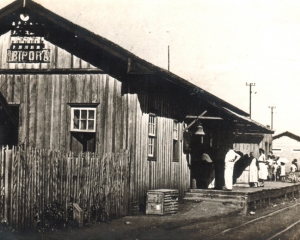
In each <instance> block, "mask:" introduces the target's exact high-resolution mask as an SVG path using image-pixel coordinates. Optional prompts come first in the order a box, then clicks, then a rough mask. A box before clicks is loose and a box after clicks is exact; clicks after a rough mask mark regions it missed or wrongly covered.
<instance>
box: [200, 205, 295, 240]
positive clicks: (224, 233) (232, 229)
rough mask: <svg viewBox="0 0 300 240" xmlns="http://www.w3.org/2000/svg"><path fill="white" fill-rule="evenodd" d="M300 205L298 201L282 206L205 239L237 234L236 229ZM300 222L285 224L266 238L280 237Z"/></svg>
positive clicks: (269, 218)
mask: <svg viewBox="0 0 300 240" xmlns="http://www.w3.org/2000/svg"><path fill="white" fill-rule="evenodd" d="M299 205H300V203H296V204H294V205H291V206H289V207H285V208H282V209H280V210H277V211H275V212H272V213H269V214H266V215H264V216H261V217H258V218H255V219H252V220H250V221H247V222H245V223H242V224H240V225H238V226H235V227H232V228H227V229H225V230H223V231H221V232H219V233H217V234H213V235H211V236H209V237H207V238H205V239H220V238H223V237H226V236H225V235H228V234H230V235H233V234H235V232H236V231H239V230H240V229H243V228H245V227H246V226H251V225H252V224H254V223H258V222H259V221H270V220H271V219H272V217H274V216H276V215H277V214H280V213H284V212H285V211H289V210H292V209H294V208H296V207H298V206H299ZM299 223H300V220H298V221H294V222H293V223H292V224H288V225H287V226H285V228H284V229H283V230H280V231H278V232H276V233H272V234H271V237H268V238H266V239H268V240H272V239H276V237H279V236H280V235H282V234H284V233H286V232H287V231H289V230H290V229H291V228H293V227H295V226H296V225H297V224H299ZM245 239H247V238H245ZM260 239H261V238H260ZM278 239H280V238H278Z"/></svg>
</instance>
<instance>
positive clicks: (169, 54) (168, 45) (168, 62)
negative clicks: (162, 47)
mask: <svg viewBox="0 0 300 240" xmlns="http://www.w3.org/2000/svg"><path fill="white" fill-rule="evenodd" d="M168 71H170V46H169V45H168Z"/></svg>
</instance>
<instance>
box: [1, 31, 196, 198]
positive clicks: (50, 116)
mask: <svg viewBox="0 0 300 240" xmlns="http://www.w3.org/2000/svg"><path fill="white" fill-rule="evenodd" d="M9 44H10V36H9V33H8V34H5V35H2V36H1V37H0V48H1V49H2V53H3V54H2V58H1V59H0V61H1V62H0V66H1V67H0V68H1V69H8V68H10V69H14V68H36V69H39V68H40V69H41V68H47V69H48V68H53V69H55V68H94V67H93V66H91V65H90V64H88V63H86V62H84V61H83V60H81V59H79V58H77V57H76V56H73V55H72V54H70V53H68V52H66V51H65V50H63V49H60V48H58V47H57V46H54V45H52V44H50V43H49V42H47V41H45V44H46V47H45V48H49V49H50V51H51V62H50V63H49V64H8V63H6V50H7V49H8V48H9ZM146 80H147V79H143V81H146ZM137 86H139V85H137ZM122 87H123V86H122V83H121V82H120V81H118V80H116V79H114V78H112V77H110V76H108V75H106V74H62V75H56V74H32V75H30V74H24V75H14V74H2V75H0V91H1V92H2V94H3V95H4V96H5V98H6V99H7V101H8V102H11V103H13V102H14V103H19V143H20V144H21V143H24V144H25V145H26V146H30V147H35V148H40V149H62V150H66V151H69V150H70V146H71V133H70V123H71V108H70V106H69V105H68V103H98V106H97V109H96V110H97V111H96V114H97V122H96V131H97V132H96V143H97V144H96V152H97V153H99V154H100V155H102V154H104V153H110V152H115V151H117V150H118V149H128V150H130V151H131V154H132V156H131V181H130V189H131V190H130V196H131V200H132V201H136V202H141V203H144V202H145V196H146V192H147V190H149V189H157V188H174V189H179V190H180V197H183V196H184V192H185V191H187V190H188V188H189V182H190V170H189V167H188V164H187V160H186V156H185V155H184V154H182V155H181V156H180V161H179V162H173V161H172V158H173V138H172V131H173V119H172V118H171V117H170V116H171V114H172V113H174V111H175V112H176V109H177V107H176V104H174V102H173V98H174V96H173V97H172V96H171V94H170V93H167V92H164V91H167V87H165V86H161V88H162V89H163V92H162V93H155V92H154V93H149V92H148V90H147V88H145V87H144V85H141V86H139V87H138V88H137V89H138V90H137V91H134V92H133V93H132V92H130V91H128V93H127V92H126V91H125V93H123V92H122ZM164 88H165V89H164ZM128 90H129V87H128ZM165 93H166V94H165ZM150 105H151V106H152V107H153V108H155V109H156V110H157V111H159V112H160V116H159V117H158V130H159V131H158V135H157V159H156V161H148V158H147V141H148V118H149V115H148V113H149V112H148V109H149V108H150V107H149V106H150ZM177 106H178V105H177ZM180 145H181V149H182V142H181V143H180ZM181 152H182V151H181ZM44 167H45V166H44ZM36 174H38V173H36ZM44 177H45V176H40V180H41V181H44V180H43V179H44ZM59 184H60V183H59V182H58V183H57V192H58V193H59V192H60V191H61V190H60V189H61V188H60V185H59ZM20 194H21V193H20ZM61 194H62V193H61Z"/></svg>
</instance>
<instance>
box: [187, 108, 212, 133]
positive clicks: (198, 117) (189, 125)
mask: <svg viewBox="0 0 300 240" xmlns="http://www.w3.org/2000/svg"><path fill="white" fill-rule="evenodd" d="M205 113H207V111H206V110H205V111H204V112H203V113H201V114H200V115H199V116H198V117H197V118H196V119H195V120H194V121H192V122H191V123H190V124H189V125H188V126H187V127H186V128H184V129H183V130H182V131H183V132H184V131H186V130H187V129H189V128H190V127H191V126H192V125H193V124H194V123H195V122H196V121H197V120H198V119H199V118H200V117H202V116H203V115H204V114H205Z"/></svg>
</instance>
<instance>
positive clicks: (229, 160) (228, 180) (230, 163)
mask: <svg viewBox="0 0 300 240" xmlns="http://www.w3.org/2000/svg"><path fill="white" fill-rule="evenodd" d="M240 157H241V156H240V155H239V154H237V153H236V152H235V151H233V150H232V149H231V148H228V151H227V153H226V156H225V171H224V180H225V186H224V187H223V190H228V191H231V190H232V180H233V167H234V163H235V162H236V161H238V160H239V159H240Z"/></svg>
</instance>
